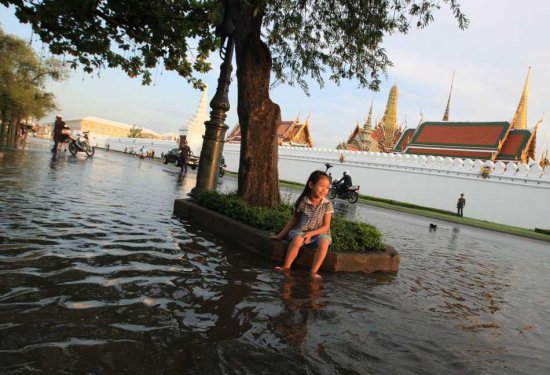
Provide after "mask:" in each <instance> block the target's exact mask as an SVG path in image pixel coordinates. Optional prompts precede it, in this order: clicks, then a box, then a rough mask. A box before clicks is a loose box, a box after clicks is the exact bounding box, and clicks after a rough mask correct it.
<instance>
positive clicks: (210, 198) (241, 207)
mask: <svg viewBox="0 0 550 375" xmlns="http://www.w3.org/2000/svg"><path fill="white" fill-rule="evenodd" d="M195 200H196V201H197V203H198V204H199V205H200V206H202V207H205V208H208V209H210V210H213V211H216V212H219V213H221V214H222V215H225V216H227V217H230V218H232V219H235V220H237V221H239V222H241V223H244V224H247V225H250V226H251V227H254V228H257V229H262V230H266V231H270V232H273V233H278V232H280V231H281V229H283V228H284V226H285V225H286V223H287V222H288V219H289V218H290V217H291V216H292V206H291V205H290V204H282V205H281V206H279V207H278V208H265V207H251V206H249V205H248V204H247V203H246V202H244V201H243V200H241V199H239V197H237V195H236V194H235V193H231V194H220V193H218V192H217V191H205V192H202V193H200V194H199V195H198V196H196V197H195ZM331 235H332V245H331V246H330V249H331V251H335V252H367V251H383V250H384V245H383V243H382V233H381V232H380V231H379V230H378V229H377V228H376V227H374V226H372V225H368V224H365V223H361V222H358V221H350V220H346V219H344V218H343V217H341V216H337V215H334V216H333V217H332V222H331Z"/></svg>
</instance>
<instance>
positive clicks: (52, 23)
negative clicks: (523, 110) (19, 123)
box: [0, 0, 468, 206]
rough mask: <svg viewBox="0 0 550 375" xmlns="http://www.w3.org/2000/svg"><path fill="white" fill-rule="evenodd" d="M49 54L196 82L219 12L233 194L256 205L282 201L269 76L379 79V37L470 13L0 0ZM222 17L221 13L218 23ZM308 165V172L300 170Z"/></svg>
mask: <svg viewBox="0 0 550 375" xmlns="http://www.w3.org/2000/svg"><path fill="white" fill-rule="evenodd" d="M0 4H4V5H6V6H10V5H12V6H14V8H15V10H16V16H17V17H18V18H19V20H21V21H22V22H24V23H30V24H31V25H32V28H33V30H34V32H35V33H36V34H37V35H39V36H40V38H41V39H42V40H43V41H44V42H46V43H48V44H49V47H50V50H51V51H52V52H53V53H55V54H60V55H61V54H62V55H67V56H68V58H69V61H70V63H71V64H72V66H75V67H76V66H77V65H78V64H81V65H83V66H84V69H85V70H86V71H92V70H93V69H97V68H103V67H106V66H108V67H120V68H122V69H123V70H124V71H125V72H126V73H127V74H128V75H129V76H131V77H135V76H137V75H141V76H142V79H143V82H144V83H150V82H151V69H152V68H154V67H155V66H156V65H157V64H158V63H163V64H164V66H165V68H166V69H168V70H174V71H176V72H177V73H178V74H179V75H180V76H182V77H184V78H185V79H187V80H188V81H189V82H190V83H192V84H193V85H194V86H195V87H201V86H202V85H203V84H202V82H201V81H200V79H199V78H197V76H198V75H200V74H201V73H204V72H207V71H209V70H210V69H211V65H210V63H209V62H208V58H209V56H210V53H211V52H212V51H214V50H215V49H218V48H219V47H220V45H221V44H220V43H219V41H220V40H219V36H218V34H217V33H216V28H217V27H218V30H220V29H225V30H227V28H220V21H221V20H222V19H223V20H226V21H227V20H230V21H231V22H232V25H233V26H234V29H233V38H234V41H235V57H236V64H237V85H238V86H237V88H238V98H239V102H238V106H237V111H238V115H239V123H240V125H241V132H242V137H241V160H240V168H239V187H238V194H239V195H240V196H241V197H243V198H244V199H245V200H246V201H247V202H249V203H251V204H252V205H254V206H276V205H278V204H279V202H280V197H279V188H278V171H277V163H276V160H277V139H276V127H277V126H278V124H279V123H280V121H281V119H280V109H279V107H278V105H277V104H275V103H273V102H272V101H271V99H270V98H269V87H270V79H271V76H272V75H273V76H274V77H275V78H276V80H277V81H278V82H281V83H287V84H298V85H300V86H301V87H302V88H303V89H304V90H305V91H306V92H307V90H308V85H307V81H306V79H307V77H312V78H313V79H314V80H316V81H317V82H318V83H319V84H321V85H322V84H323V82H324V80H326V79H330V80H333V81H335V82H336V83H339V82H340V81H341V80H342V79H356V80H357V81H358V83H359V85H361V86H363V87H369V88H371V89H375V90H376V89H377V88H378V86H379V84H380V77H381V76H382V75H383V74H384V73H385V71H386V69H387V67H388V66H390V65H391V62H390V60H389V58H388V56H387V54H386V51H385V50H384V48H383V47H382V41H383V40H384V37H386V36H388V35H390V34H393V33H407V32H408V31H409V30H410V28H411V27H418V28H423V27H425V26H427V25H428V24H429V23H430V22H431V21H432V20H433V14H434V12H435V11H437V10H438V9H439V8H440V7H441V6H442V5H445V6H448V7H450V9H451V10H452V12H453V14H454V17H455V18H456V19H457V21H458V25H459V27H461V28H463V27H466V26H467V23H468V20H467V19H466V18H465V17H464V15H463V14H462V12H461V10H460V6H459V0H170V1H169V0H164V1H162V0H157V1H151V0H102V1H99V0H81V1H74V0H48V1H36V0H0ZM226 25H227V23H226ZM305 174H307V173H305Z"/></svg>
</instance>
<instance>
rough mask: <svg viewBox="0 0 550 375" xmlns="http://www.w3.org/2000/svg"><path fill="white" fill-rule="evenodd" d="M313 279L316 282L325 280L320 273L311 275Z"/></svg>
mask: <svg viewBox="0 0 550 375" xmlns="http://www.w3.org/2000/svg"><path fill="white" fill-rule="evenodd" d="M310 276H311V278H312V279H314V280H322V279H323V278H322V277H321V275H319V274H318V273H311V274H310Z"/></svg>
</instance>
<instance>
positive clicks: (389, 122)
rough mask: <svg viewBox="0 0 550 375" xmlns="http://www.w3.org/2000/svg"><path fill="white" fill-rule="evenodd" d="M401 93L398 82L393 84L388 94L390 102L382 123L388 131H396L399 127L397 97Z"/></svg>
mask: <svg viewBox="0 0 550 375" xmlns="http://www.w3.org/2000/svg"><path fill="white" fill-rule="evenodd" d="M398 95H399V89H398V88H397V84H395V85H393V86H392V88H391V90H390V95H389V96H388V103H387V104H386V111H385V112H384V117H382V123H383V126H384V128H385V129H386V130H387V132H391V133H393V132H395V129H397V99H398Z"/></svg>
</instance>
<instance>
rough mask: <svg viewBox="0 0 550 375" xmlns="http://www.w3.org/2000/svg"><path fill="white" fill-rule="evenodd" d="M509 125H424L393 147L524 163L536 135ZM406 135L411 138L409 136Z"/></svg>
mask: <svg viewBox="0 0 550 375" xmlns="http://www.w3.org/2000/svg"><path fill="white" fill-rule="evenodd" d="M537 127H538V125H537V126H536V127H535V129H534V130H533V132H531V131H530V130H528V129H512V128H511V124H510V123H509V122H424V123H422V124H421V125H420V126H419V127H418V128H417V129H407V130H406V131H405V133H404V134H403V136H402V137H401V139H399V142H398V143H397V146H396V151H400V150H403V152H404V153H405V154H412V155H433V156H442V157H451V158H468V159H483V160H493V161H497V160H498V161H514V162H520V161H523V162H528V161H529V158H531V159H534V158H535V148H534V147H535V142H536V131H537ZM410 132H412V133H413V135H412V136H411V135H410Z"/></svg>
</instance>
